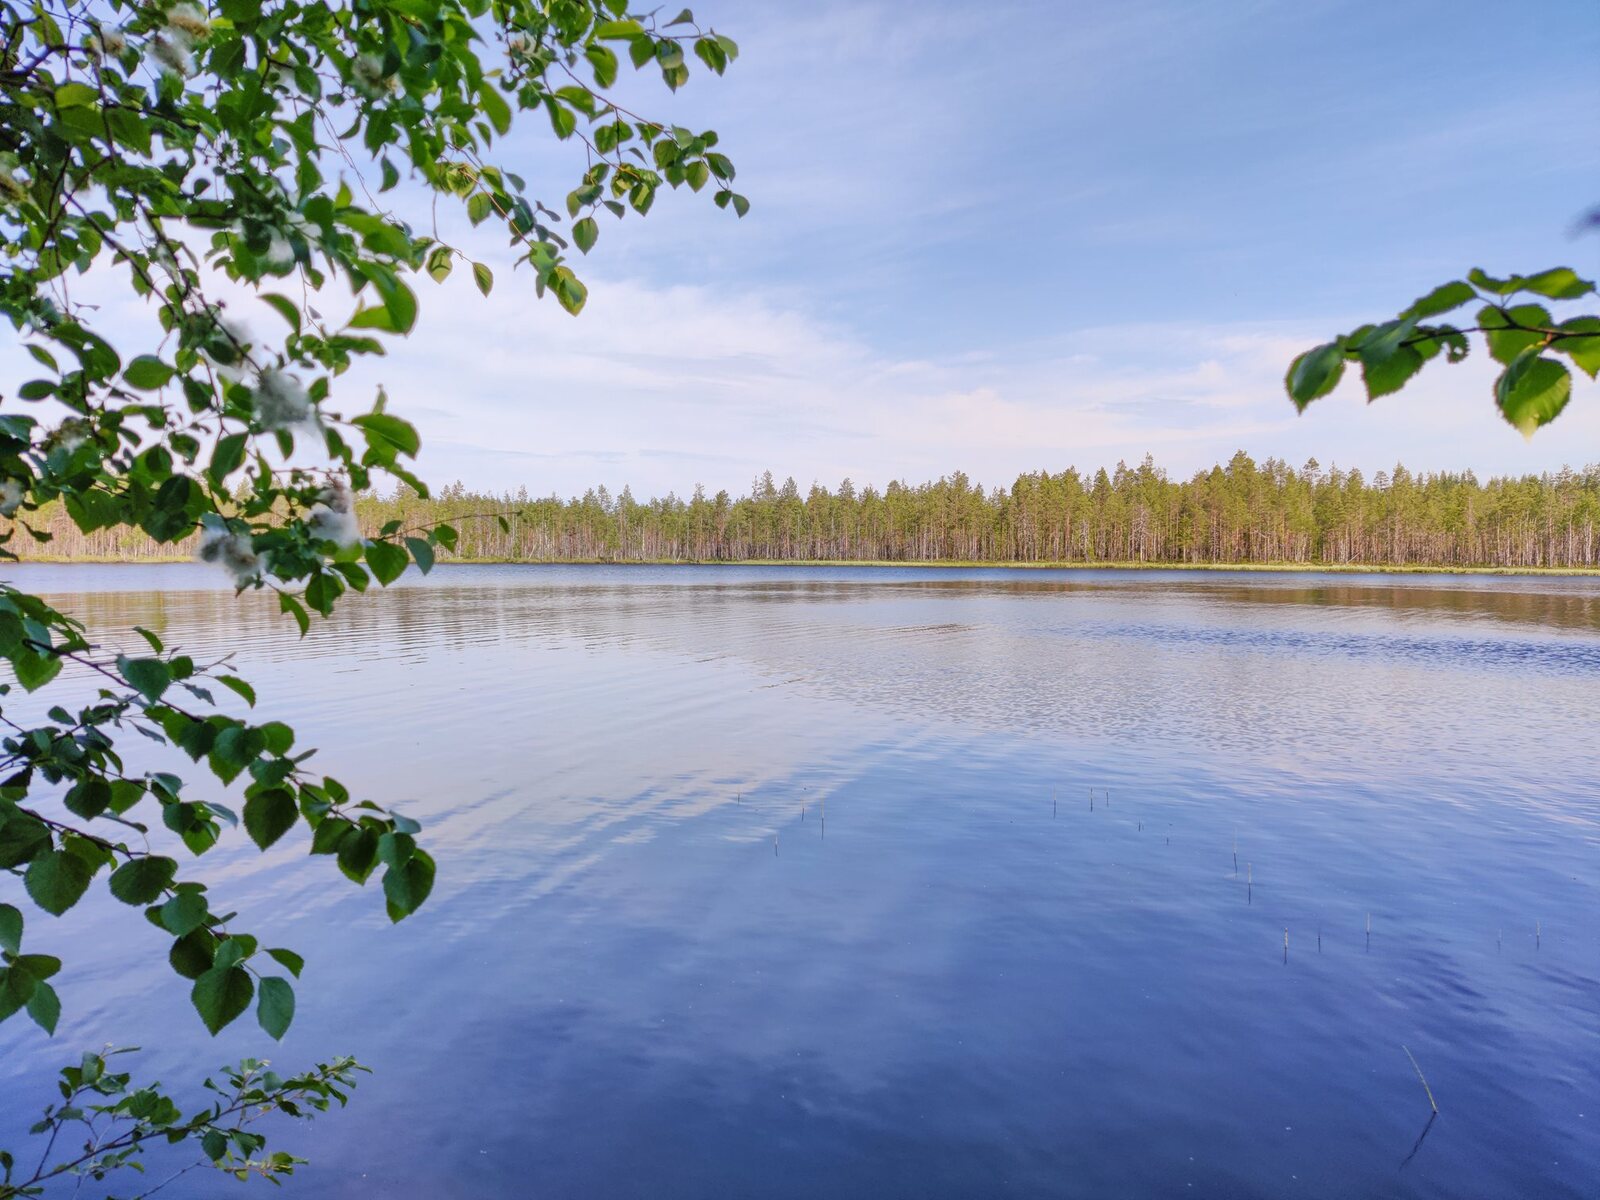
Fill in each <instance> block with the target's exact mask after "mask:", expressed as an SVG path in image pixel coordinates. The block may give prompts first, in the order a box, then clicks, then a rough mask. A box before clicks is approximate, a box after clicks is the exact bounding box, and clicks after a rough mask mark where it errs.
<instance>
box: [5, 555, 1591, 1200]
mask: <svg viewBox="0 0 1600 1200" xmlns="http://www.w3.org/2000/svg"><path fill="white" fill-rule="evenodd" d="M0 574H3V575H4V577H5V578H7V579H9V580H10V581H12V582H16V583H18V584H19V585H20V586H24V587H29V588H32V589H36V590H39V591H42V592H45V593H48V594H50V595H51V596H53V597H54V598H55V599H56V600H57V601H58V602H59V603H61V604H62V605H63V606H64V607H66V608H68V609H69V611H72V612H74V613H76V614H77V615H79V616H80V617H82V618H83V619H85V620H86V621H88V622H89V623H90V625H91V627H92V628H93V629H94V630H95V631H96V632H97V633H98V634H99V635H101V637H102V640H104V641H105V642H106V643H107V644H108V645H117V644H128V639H129V634H128V632H127V631H128V630H129V629H130V628H131V626H133V625H135V624H143V625H146V626H149V627H151V628H153V629H156V630H158V631H159V632H160V633H161V634H162V636H163V637H164V638H166V639H167V640H168V642H169V643H171V642H178V643H182V644H184V645H185V646H187V647H188V648H189V649H190V650H191V651H192V652H194V653H196V654H197V656H199V655H202V654H206V653H219V652H226V651H229V650H232V651H234V652H235V653H236V654H237V659H238V662H237V666H238V669H239V671H240V672H241V673H242V674H244V675H245V676H246V677H248V678H250V679H251V680H252V681H253V682H255V683H256V685H257V687H258V690H259V692H260V693H261V707H260V709H259V710H258V711H259V712H260V713H262V714H263V715H270V716H280V717H282V718H283V719H285V720H288V721H290V722H291V723H292V724H294V725H295V726H296V728H297V729H298V730H299V731H300V742H301V744H304V745H317V746H320V747H321V750H320V753H319V755H318V758H317V760H316V761H317V762H319V763H323V764H325V766H324V769H325V770H327V771H329V772H330V773H333V774H336V775H338V776H339V777H341V778H342V779H344V780H345V781H346V782H348V783H352V784H356V785H359V787H360V788H362V789H364V791H365V794H368V795H371V796H373V797H374V798H378V799H381V800H383V801H385V802H386V803H393V804H394V805H396V806H397V807H399V808H400V809H401V810H402V811H405V812H407V813H409V814H411V815H414V816H416V817H418V818H420V819H422V820H423V821H424V822H425V824H426V827H427V828H426V830H425V842H426V844H427V845H429V846H430V848H431V849H432V850H433V851H434V853H435V855H436V856H437V857H438V859H439V861H440V876H439V884H438V887H437V890H436V891H435V893H434V897H433V899H432V900H431V901H430V902H429V903H428V905H427V907H426V908H425V909H424V910H423V911H422V912H421V913H420V914H419V915H417V916H416V917H415V918H413V919H411V920H408V921H406V922H405V923H403V924H401V925H399V926H390V925H389V923H388V921H387V919H386V918H385V916H384V914H383V908H382V900H381V896H380V895H379V894H378V893H377V888H376V885H375V884H371V885H369V886H368V888H366V889H365V890H363V889H359V888H356V887H354V886H353V885H351V884H349V883H348V882H347V881H345V880H344V879H343V878H342V877H341V876H339V875H338V874H337V873H336V872H335V871H334V870H333V869H332V867H331V864H330V863H329V862H328V861H327V860H325V859H314V860H313V859H308V858H307V857H306V856H305V855H304V850H305V840H304V837H303V829H302V831H301V833H300V834H298V835H296V836H292V837H291V838H289V839H286V841H285V843H283V844H280V845H279V846H277V847H274V849H273V850H272V851H271V852H270V853H268V854H266V855H257V854H255V853H254V852H253V851H251V850H250V848H249V847H248V846H247V845H246V844H244V843H243V841H242V839H238V840H237V841H235V842H234V843H233V844H232V845H231V846H229V847H227V848H222V849H219V850H218V851H217V852H214V853H213V854H210V855H208V856H206V858H205V859H204V860H202V862H201V864H200V868H202V869H203V876H204V877H205V878H207V879H208V880H209V881H210V882H211V883H212V886H213V891H214V892H215V893H216V894H218V895H219V896H220V897H223V898H225V903H226V904H227V906H228V907H230V908H237V909H238V910H239V912H240V914H241V916H240V921H241V922H242V923H243V925H244V927H245V928H248V929H250V930H252V931H254V932H257V933H259V934H261V935H262V936H263V937H264V938H265V939H266V941H267V944H285V945H289V946H292V947H294V948H296V949H297V950H299V951H301V952H302V953H303V954H305V956H306V958H307V960H308V965H307V968H306V972H305V976H304V980H303V982H302V984H301V985H300V987H299V997H300V1007H299V1013H298V1016H297V1018H296V1021H295V1025H294V1027H293V1029H292V1030H291V1031H290V1033H289V1035H288V1037H287V1038H286V1039H285V1040H284V1042H283V1043H282V1044H281V1045H274V1044H273V1043H271V1042H270V1041H268V1040H267V1039H266V1038H265V1036H264V1035H263V1034H261V1033H260V1031H259V1030H258V1029H257V1028H256V1027H255V1026H254V1024H253V1022H252V1021H251V1020H250V1019H249V1018H246V1019H244V1020H241V1021H240V1022H238V1023H237V1024H236V1025H235V1026H234V1027H232V1028H230V1029H229V1030H227V1031H226V1032H225V1033H224V1034H223V1035H222V1036H221V1037H219V1038H217V1039H214V1040H213V1039H211V1038H209V1037H207V1036H206V1035H205V1033H204V1031H203V1029H202V1028H201V1027H200V1025H199V1022H198V1020H197V1019H196V1018H195V1016H194V1014H193V1012H192V1010H191V1009H190V1008H189V1004H188V996H187V989H188V985H187V982H186V981H184V980H181V979H179V978H178V977H176V976H175V975H173V974H172V973H171V972H170V971H169V970H168V969H167V967H166V965H165V961H164V952H165V948H166V941H165V939H164V938H163V937H162V935H161V934H159V933H158V932H157V931H156V930H154V929H153V928H151V927H149V926H148V925H147V924H146V923H145V922H144V921H143V920H142V919H140V917H139V916H138V914H137V913H135V912H133V911H132V910H129V909H126V908H123V907H122V906H119V905H117V904H116V903H115V902H114V901H112V900H111V899H110V898H109V897H108V896H105V895H104V894H103V890H102V889H97V891H96V893H95V895H94V897H93V899H92V900H88V901H85V902H84V903H83V904H81V905H80V906H79V907H78V908H76V909H74V910H72V911H71V912H70V913H68V914H67V916H65V917H63V918H61V919H59V920H52V919H50V918H48V917H45V916H43V915H37V916H30V925H29V930H30V932H29V940H30V948H33V949H37V950H40V951H44V952H50V953H57V954H59V955H60V956H61V957H63V958H64V959H66V960H67V962H68V966H67V968H66V970H64V972H63V973H62V975H61V976H60V977H59V978H58V980H57V983H58V984H59V985H60V986H59V989H58V990H59V991H60V993H61V996H62V1000H63V1003H64V1008H65V1014H64V1016H63V1020H62V1025H61V1029H60V1030H59V1032H58V1034H57V1036H56V1037H55V1038H54V1039H53V1040H50V1039H45V1038H44V1037H43V1036H42V1035H41V1034H39V1032H38V1031H37V1030H36V1029H34V1028H33V1027H32V1026H30V1025H25V1024H23V1023H22V1019H21V1018H17V1019H13V1020H11V1021H8V1022H6V1023H5V1024H4V1025H3V1026H0V1131H3V1133H4V1134H5V1135H6V1136H4V1137H0V1145H5V1144H11V1145H13V1146H14V1145H16V1143H17V1139H16V1138H15V1137H13V1136H11V1135H12V1134H13V1131H15V1130H16V1129H17V1128H18V1127H19V1126H22V1125H25V1124H26V1122H27V1121H29V1120H31V1119H32V1118H33V1115H34V1110H35V1109H36V1108H37V1107H39V1106H42V1105H43V1103H45V1102H46V1101H47V1100H48V1099H50V1098H51V1097H50V1095H49V1094H48V1092H49V1081H48V1076H49V1074H50V1073H51V1072H53V1070H54V1069H56V1067H58V1066H60V1065H64V1064H65V1063H67V1062H69V1061H73V1060H74V1059H75V1058H76V1055H77V1052H78V1051H79V1050H80V1049H82V1048H84V1047H89V1046H98V1045H100V1044H102V1043H104V1042H106V1041H115V1042H118V1043H133V1044H139V1045H142V1046H144V1047H145V1050H144V1052H143V1053H142V1054H141V1055H140V1056H139V1058H138V1060H137V1069H138V1070H139V1071H140V1072H142V1073H145V1074H149V1075H155V1076H158V1077H160V1078H161V1079H163V1080H164V1081H165V1082H167V1083H168V1084H171V1085H173V1086H178V1087H182V1086H185V1085H187V1084H188V1083H190V1082H192V1081H193V1080H195V1079H197V1078H198V1077H199V1076H200V1075H202V1074H203V1073H205V1072H206V1071H207V1070H209V1069H214V1068H215V1067H216V1066H217V1065H218V1064H220V1063H222V1062H224V1061H226V1060H228V1059H230V1058H237V1057H240V1056H243V1055H246V1054H264V1055H268V1056H270V1057H272V1058H273V1059H274V1062H275V1064H277V1065H279V1066H282V1067H295V1066H299V1065H302V1064H305V1063H309V1062H311V1061H314V1060H316V1059H318V1058H326V1057H329V1056H332V1055H334V1054H339V1053H351V1054H354V1055H356V1056H357V1057H359V1058H360V1059H362V1060H363V1061H364V1062H366V1063H368V1064H369V1065H371V1066H372V1067H373V1068H374V1071H375V1074H374V1075H372V1076H371V1077H370V1078H368V1079H366V1080H365V1081H364V1082H363V1083H362V1085H361V1087H360V1089H359V1090H358V1091H357V1093H356V1094H355V1097H354V1099H353V1101H352V1104H351V1106H350V1107H349V1109H347V1110H345V1111H344V1112H340V1113H337V1114H334V1115H330V1116H328V1117H326V1118H323V1119H320V1120H319V1121H318V1122H317V1123H316V1124H315V1125H313V1126H311V1127H309V1128H302V1127H284V1128H274V1129H271V1130H269V1132H270V1133H272V1134H273V1136H274V1137H275V1139H281V1146H282V1147H283V1148H286V1149H291V1150H293V1151H294V1152H296V1153H300V1154H303V1155H305V1156H306V1157H308V1158H310V1159H311V1160H312V1162H311V1165H310V1166H309V1167H306V1168H302V1169H301V1171H300V1172H299V1173H298V1174H297V1176H296V1177H295V1179H294V1180H293V1181H292V1182H291V1184H290V1185H288V1187H289V1190H288V1191H287V1192H286V1193H284V1194H285V1195H290V1196H296V1197H307V1198H319V1200H321V1198H328V1197H347V1196H348V1197H354V1196H429V1197H484V1196H496V1197H498V1196H508V1197H523V1196H557V1197H631V1196H637V1197H702V1196H730V1197H731V1196H753V1195H760V1196H774V1197H791V1196H792V1197H816V1196H829V1197H883V1196H889V1197H900V1196H904V1197H971V1196H986V1197H987V1196H1019V1197H1020V1196H1030V1197H1031V1196H1062V1197H1079V1196H1081V1197H1106V1196H1120V1197H1143V1196H1152V1197H1154V1196H1176V1195H1194V1196H1214V1197H1263V1198H1266V1197H1285V1196H1307V1197H1344V1196H1350V1197H1355V1196H1380V1195H1381V1196H1394V1197H1435V1196H1437V1197H1445V1196H1452V1197H1454V1196H1539V1197H1546V1196H1549V1197H1567V1196H1570V1197H1586V1198H1592V1197H1593V1196H1595V1195H1596V1194H1600V871H1597V865H1600V738H1597V737H1596V719H1597V716H1600V581H1596V580H1556V579H1535V578H1482V577H1472V578H1468V577H1460V578H1452V577H1410V576H1408V577H1380V576H1372V577H1365V576H1314V575H1312V576H1302V575H1295V576H1277V575H1243V574H1241V575H1230V574H1213V573H1195V574H1190V573H1167V572H1159V573H1146V574H1137V573H1121V572H1111V571H1106V572H1051V571H1003V570H971V571H967V570H938V571H929V570H897V569H862V568H851V569H825V568H823V569H797V568H740V567H729V568H648V567H628V568H600V567H453V568H445V569H440V570H439V571H436V572H435V573H434V575H433V576H431V577H430V578H429V579H427V580H425V581H424V580H417V579H408V581H407V585H406V586H404V587H400V588H396V589H394V590H392V591H390V592H388V593H384V594H374V595H369V596H365V597H355V598H352V599H351V600H350V601H349V602H348V603H346V604H345V606H344V608H343V609H342V610H341V612H340V613H339V615H338V616H337V617H336V619H335V620H334V621H332V622H331V623H329V624H327V625H326V626H321V625H319V626H318V627H317V628H315V629H314V630H313V632H312V634H311V636H310V637H308V638H306V639H305V640H304V641H301V640H299V639H298V638H297V637H295V635H294V629H293V627H292V625H290V624H289V623H288V621H287V619H286V618H283V617H280V616H279V615H277V614H276V613H275V612H273V611H272V608H271V606H269V605H267V604H265V603H261V602H259V601H258V600H257V599H256V598H250V597H247V598H245V600H243V601H238V600H235V598H234V597H233V596H232V594H231V592H227V591H219V590H217V589H216V586H215V585H216V583H217V582H218V581H217V579H216V577H215V576H214V575H213V574H211V573H210V572H209V571H208V570H206V569H204V568H200V567H105V568H99V567H60V568H54V567H30V568H15V567H13V568H9V569H6V570H5V571H3V572H0ZM8 711H9V709H8ZM135 740H136V741H137V740H138V739H135ZM130 752H131V753H133V754H134V755H135V756H146V755H148V754H149V753H150V751H147V750H146V749H145V747H144V746H143V745H141V746H137V747H130ZM139 761H140V763H141V764H142V765H151V764H153V762H154V760H153V759H150V760H149V761H148V762H147V761H146V759H144V758H140V759H139ZM191 774H192V768H191ZM197 795H199V793H197ZM1091 795H1092V800H1091ZM213 798H223V797H222V796H221V795H220V794H218V795H216V796H214V797H213ZM1091 803H1092V808H1091ZM291 843H292V844H291ZM1235 847H1237V868H1236V867H1235ZM20 892H21V888H20V884H19V883H18V882H17V881H15V880H12V879H9V878H4V877H0V898H4V899H12V900H15V897H14V896H13V895H12V893H16V894H20ZM23 904H24V906H25V907H26V901H25V900H24V901H23ZM1369 914H1370V921H1371V929H1372V932H1371V935H1370V937H1368V935H1367V933H1366V926H1367V921H1368V917H1369ZM1536 930H1537V933H1536ZM1286 933H1287V938H1288V943H1287V949H1286V948H1285V934H1286ZM1403 1046H1404V1047H1409V1049H1410V1051H1411V1053H1412V1054H1414V1055H1415V1057H1416V1059H1417V1062H1418V1063H1419V1064H1420V1065H1421V1067H1422V1069H1423V1070H1424V1072H1425V1073H1426V1076H1427V1081H1428V1083H1429V1085H1430V1086H1431V1088H1432V1091H1433V1093H1434V1095H1435V1096H1436V1097H1437V1099H1438V1103H1439V1108H1440V1114H1439V1116H1438V1118H1437V1119H1436V1120H1434V1121H1432V1122H1431V1123H1430V1122H1429V1117H1430V1115H1431V1110H1430V1108H1429V1104H1428V1100H1427V1096H1426V1094H1425V1093H1424V1090H1423V1086H1422V1084H1421V1082H1420V1081H1419V1080H1418V1078H1417V1075H1416V1072H1415V1071H1414V1070H1413V1068H1412V1065H1411V1062H1410V1061H1409V1059H1408V1058H1407V1055H1406V1053H1405V1051H1404V1050H1403V1049H1402V1047H1403ZM1419 1138H1420V1139H1421V1140H1420V1143H1419ZM182 1161H186V1160H178V1163H179V1165H181V1162H182ZM155 1177H156V1178H159V1176H155ZM233 1186H234V1185H233V1184H232V1183H231V1181H228V1182H227V1183H226V1184H225V1185H219V1183H218V1182H217V1181H216V1180H214V1179H209V1178H207V1177H206V1176H205V1174H204V1173H203V1172H196V1173H192V1174H190V1175H187V1176H184V1177H183V1178H181V1179H180V1180H178V1181H176V1182H175V1183H173V1184H172V1185H171V1186H170V1187H169V1188H168V1189H167V1190H166V1191H165V1192H164V1193H162V1195H163V1196H187V1197H200V1196H212V1195H214V1194H217V1192H218V1191H221V1190H227V1191H231V1190H232V1188H233ZM256 1188H257V1189H258V1190H264V1188H263V1187H262V1185H256ZM103 1190H104V1189H102V1191H103ZM121 1190H122V1191H133V1190H136V1188H134V1187H131V1186H130V1187H125V1188H122V1189H121ZM93 1194H95V1195H99V1194H101V1193H100V1192H96V1193H93Z"/></svg>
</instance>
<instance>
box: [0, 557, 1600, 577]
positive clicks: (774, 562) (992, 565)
mask: <svg viewBox="0 0 1600 1200" xmlns="http://www.w3.org/2000/svg"><path fill="white" fill-rule="evenodd" d="M194 561H195V560H194V559H193V558H192V557H190V556H187V555H184V556H176V555H175V556H171V557H162V558H109V557H82V556H78V557H72V558H49V557H43V556H40V557H30V558H26V559H22V560H20V561H18V562H14V563H9V564H5V565H3V566H0V572H3V571H4V570H5V569H6V567H7V566H13V567H14V566H29V565H37V566H50V567H70V566H100V567H139V566H171V565H173V564H177V563H192V562H194ZM437 565H438V566H440V567H456V566H468V567H474V566H476V567H483V566H505V567H830V568H831V567H840V568H877V569H881V568H884V567H897V568H906V569H910V570H966V571H976V570H996V571H1002V570H1003V571H1130V572H1132V571H1152V572H1160V571H1169V572H1178V571H1209V572H1216V573H1224V574H1225V573H1230V572H1232V573H1248V574H1279V575H1523V576H1533V577H1550V578H1573V579H1586V578H1600V567H1484V566H1477V567H1435V566H1395V565H1392V564H1389V565H1385V564H1380V563H1166V562H983V561H968V560H962V561H955V560H946V561H927V560H916V561H893V560H873V559H849V560H824V561H816V560H811V559H741V560H739V561H691V560H686V559H670V558H666V559H624V560H618V559H603V558H581V559H580V558H563V559H520V558H449V559H445V558H441V559H439V561H438V564H437Z"/></svg>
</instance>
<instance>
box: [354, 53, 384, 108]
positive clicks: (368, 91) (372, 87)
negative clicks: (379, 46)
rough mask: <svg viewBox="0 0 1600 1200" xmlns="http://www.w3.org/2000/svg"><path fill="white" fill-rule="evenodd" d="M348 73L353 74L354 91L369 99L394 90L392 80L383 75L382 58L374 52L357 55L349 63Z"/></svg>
mask: <svg viewBox="0 0 1600 1200" xmlns="http://www.w3.org/2000/svg"><path fill="white" fill-rule="evenodd" d="M350 73H351V74H352V75H354V76H355V83H356V91H358V92H360V93H361V94H362V95H363V96H366V97H367V98H368V99H369V100H370V99H375V98H376V97H378V96H381V95H382V94H383V93H384V92H385V91H393V90H394V86H395V84H394V80H393V79H390V78H389V77H388V76H386V75H384V73H383V60H382V59H381V58H379V57H378V56H377V55H376V54H362V55H358V56H357V58H356V60H355V61H354V62H352V63H351V64H350Z"/></svg>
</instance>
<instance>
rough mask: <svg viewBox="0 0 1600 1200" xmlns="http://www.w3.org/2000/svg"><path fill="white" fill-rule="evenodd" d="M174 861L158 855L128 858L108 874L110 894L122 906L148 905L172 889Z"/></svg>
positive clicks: (176, 866) (174, 870) (176, 869)
mask: <svg viewBox="0 0 1600 1200" xmlns="http://www.w3.org/2000/svg"><path fill="white" fill-rule="evenodd" d="M177 874H178V864H177V862H176V860H174V859H170V858H162V857H161V856H160V855H154V854H153V855H149V856H147V857H142V858H135V859H130V860H129V861H128V862H126V863H124V864H123V865H122V866H120V867H118V868H117V869H116V870H115V871H113V872H111V878H110V880H109V881H108V882H109V883H110V885H111V894H112V895H113V896H115V897H116V898H117V899H118V900H121V901H122V902H123V903H124V904H150V903H153V902H154V901H155V900H156V899H158V898H159V897H160V896H161V894H162V893H163V892H165V891H166V890H167V888H169V887H171V886H172V880H173V878H174V877H175V876H176V875H177Z"/></svg>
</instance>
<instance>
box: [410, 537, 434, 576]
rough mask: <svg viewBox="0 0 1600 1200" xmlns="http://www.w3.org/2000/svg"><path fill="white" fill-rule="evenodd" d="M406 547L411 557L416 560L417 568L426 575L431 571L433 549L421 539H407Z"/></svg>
mask: <svg viewBox="0 0 1600 1200" xmlns="http://www.w3.org/2000/svg"><path fill="white" fill-rule="evenodd" d="M406 546H407V547H409V548H410V550H411V557H412V558H414V559H416V560H417V567H418V569H419V570H421V572H422V573H423V574H424V575H426V574H427V573H428V572H429V571H431V570H433V547H432V546H430V545H428V543H427V542H425V541H423V540H422V539H421V538H414V537H408V538H407V539H406Z"/></svg>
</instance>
